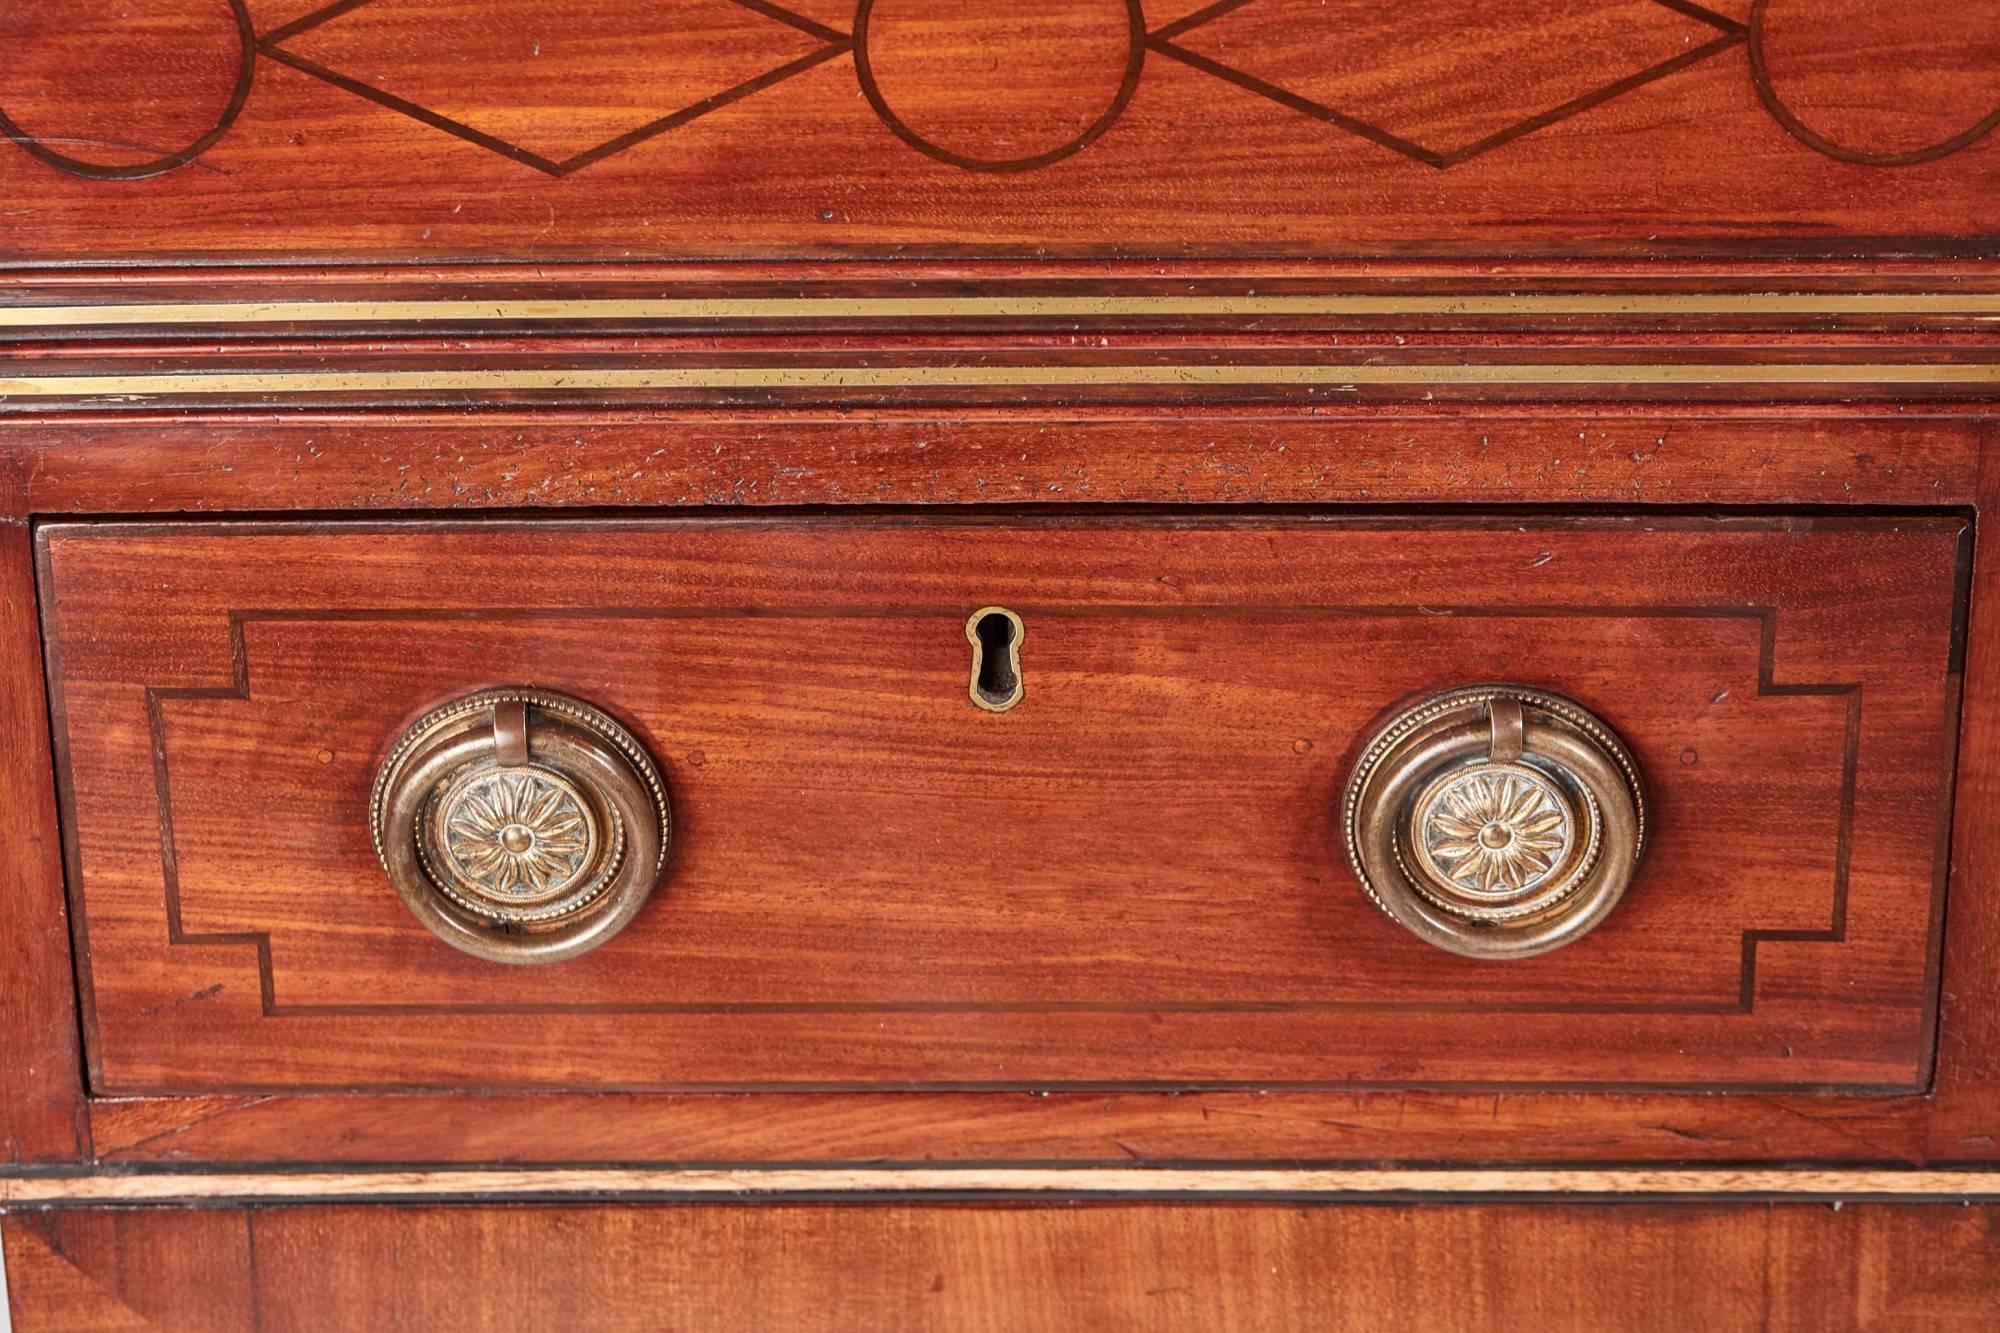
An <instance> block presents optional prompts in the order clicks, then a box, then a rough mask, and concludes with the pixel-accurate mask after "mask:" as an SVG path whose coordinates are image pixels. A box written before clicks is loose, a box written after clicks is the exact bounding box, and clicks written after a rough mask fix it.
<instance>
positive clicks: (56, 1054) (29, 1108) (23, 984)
mask: <svg viewBox="0 0 2000 1333" xmlns="http://www.w3.org/2000/svg"><path fill="white" fill-rule="evenodd" d="M25 489H26V488H25V487H24V486H23V485H22V484H21V481H20V475H19V472H18V470H16V469H13V468H7V469H5V470H4V471H0V849H4V855H0V1150H4V1154H5V1157H4V1160H5V1161H6V1162H7V1163H11V1164H23V1163H35V1162H60V1161H65V1160H73V1159H75V1158H76V1157H77V1156H79V1155H80V1154H82V1153H83V1152H84V1151H85V1148H84V1145H85V1143H86V1142H87V1139H86V1137H85V1135H86V1133H87V1131H86V1129H85V1124H84V1109H83V1087H82V1067H81V1057H80V1053H79V1050H78V1039H77V1038H78V1032H77V1019H76V988H75V983H74V980H73V978H72V976H71V973H70V953H69V927H68V923H67V920H66V917H65V908H64V900H63V892H62V880H63V874H62V836H61V834H60V832H59V831H58V827H57V824H56V804H55V791H54V788H53V787H52V786H51V785H50V776H51V774H53V772H54V767H53V765H52V763H51V762H50V756H49V727H48V703H47V700H46V698H45V697H44V695H43V689H42V673H41V667H40V664H39V663H38V662H37V661H36V660H35V658H36V657H37V653H36V651H35V643H36V640H37V639H39V638H40V636H41V625H40V621H39V618H38V616H37V613H36V607H35V566H34V552H33V549H32V542H31V538H30V535H29V532H28V525H27V518H26V514H27V510H26V506H25V504H24V503H23V501H24V495H25Z"/></svg>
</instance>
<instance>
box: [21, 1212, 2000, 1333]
mask: <svg viewBox="0 0 2000 1333" xmlns="http://www.w3.org/2000/svg"><path fill="white" fill-rule="evenodd" d="M0 1231H4V1235H5V1241H6V1260H7V1272H8V1278H9V1285H10V1287H11V1288H12V1301H13V1317H14V1327H15V1328H17V1329H19V1330H21V1331H22V1333H39V1330H42V1329H55V1328H78V1327H85V1326H89V1327H103V1328H152V1327H171V1328H177V1329H197V1328H198V1329H214V1330H235V1329H245V1330H247V1329H251V1328H256V1329H261V1330H273V1331H275V1330H281V1329H295V1328H296V1329H312V1330H315V1333H321V1331H330V1330H339V1329H366V1330H377V1329H423V1328H452V1329H488V1328H491V1329H513V1328H519V1327H522V1326H523V1324H524V1323H531V1324H534V1325H536V1326H540V1327H590V1328H606V1329H614V1328H631V1329H652V1328H658V1327H660V1326H661V1324H662V1323H668V1324H671V1325H672V1326H674V1327H676V1328H690V1329H707V1328H715V1329H729V1328H750V1327H756V1328H798V1329H816V1328H855V1327H883V1328H939V1329H1015V1328H1055V1327H1065V1328H1104V1329H1123V1328H1147V1329H1178V1328H1187V1329H1207V1328H1224V1327H1226V1328H1241V1329H1280V1328H1298V1327H1313V1328H1329V1329H1350V1328H1351V1329H1367V1330H1376V1329H1405V1328H1407V1329H1423V1330H1433V1329H1483V1328H1495V1327H1509V1328H1512V1327H1519V1328H1538V1329H1551V1330H1564V1329H1578V1330H1593V1331H1594V1330H1599V1329H1605V1328H1641V1327H1671V1328H1693V1327H1699V1328H1711V1329H1739V1328H1741V1329H1752V1328H1755V1329H1793V1328H1796V1329H1825V1328H1906V1327H1907V1328H1917V1327H1921V1328H1937V1329H1949V1328H1966V1329H1973V1328H1984V1327H1989V1326H1990V1325H1991V1322H1992V1312H1993V1308H1994V1304H1995V1302H1996V1301H2000V1214H1996V1211H1995V1210H1994V1209H1992V1208H1986V1207H1982V1208H1964V1207H1953V1206H1944V1205H1932V1206H1923V1205H1896V1204H1850V1205H1848V1206H1846V1207H1843V1208H1839V1209H1834V1208H1829V1207H1827V1206H1825V1205H1805V1204H1795V1205H1780V1206H1775V1207H1773V1206H1760V1205H1734V1206H1727V1207H1708V1208H1688V1207H1674V1206H1671V1205H1637V1204H1623V1205H1569V1206H1561V1207H1557V1206H1547V1205H1540V1206H1538V1205H1519V1204H1515V1205H1437V1204H1432V1205H1426V1206H1424V1207H1421V1208H1415V1207H1409V1206H1398V1207H1374V1208H1356V1207H1347V1208H1341V1207H1331V1208H1329V1207H1314V1208H1300V1207H1291V1206H1272V1205H1263V1206H1258V1205H1246V1204H1213V1205H1198V1206H1187V1205H1157V1204H1156V1205H1140V1204H1130V1203H1106V1204H1092V1205H1087V1206H1080V1207H1074V1206H1073V1207H1060V1206H1058V1207H1050V1206H1035V1207H1030V1206H1014V1207H1009V1206H1005V1205H998V1206H996V1205H991V1204H989V1205H983V1206H970V1205H959V1206H952V1205H904V1206H882V1207H871V1208H865V1209H864V1208H856V1207H851V1206H850V1207H840V1206H826V1205H818V1206H814V1205H801V1204H773V1205H766V1206H761V1207H742V1206H737V1207H728V1206H709V1207H703V1208H687V1207H673V1206H666V1207H637V1206H600V1207H596V1208H579V1207H529V1208H496V1207H477V1206H473V1207H462V1208H442V1207H381V1208H354V1207H346V1208H342V1207H308V1208H278V1209H263V1208H257V1209H246V1210H235V1211H229V1210H218V1211H166V1210H156V1211H116V1210H110V1211H97V1212H71V1213H39V1214H38V1213H24V1214H16V1215H13V1216H10V1217H8V1218H7V1219H6V1220H5V1223H4V1227H0ZM1529 1255H1532V1256H1533V1257H1534V1259H1533V1262H1525V1261H1524V1259H1525V1256H1529Z"/></svg>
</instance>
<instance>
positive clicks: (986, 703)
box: [965, 606, 1028, 713]
mask: <svg viewBox="0 0 2000 1333" xmlns="http://www.w3.org/2000/svg"><path fill="white" fill-rule="evenodd" d="M1027 633H1028V630H1027V626H1025V625H1023V624H1022V623H1021V617H1019V616H1017V615H1015V614H1014V613H1013V612H1012V611H1009V610H1008V609H1007V608H1006V607H1004V606H986V607H981V608H980V609H979V610H977V611H974V612H973V613H972V615H971V616H970V617H969V618H968V619H967V620H966V622H965V638H966V641H967V642H968V643H970V644H971V645H972V687H971V692H972V702H973V703H975V704H977V705H978V706H979V707H981V708H983V709H985V710H986V711H987V712H989V713H1004V712H1006V711H1007V710H1008V709H1010V708H1012V707H1014V706H1015V705H1016V704H1018V703H1020V702H1021V699H1022V696H1023V695H1025V694H1026V693H1027V686H1026V685H1025V684H1024V683H1023V682H1022V680H1021V640H1022V639H1024V638H1026V637H1027Z"/></svg>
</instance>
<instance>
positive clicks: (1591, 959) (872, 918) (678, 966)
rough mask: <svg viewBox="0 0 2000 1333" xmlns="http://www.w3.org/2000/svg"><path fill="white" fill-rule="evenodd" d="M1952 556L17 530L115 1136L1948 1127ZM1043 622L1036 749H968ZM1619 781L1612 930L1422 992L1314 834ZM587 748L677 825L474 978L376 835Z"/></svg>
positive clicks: (995, 743)
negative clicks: (1055, 1103) (1939, 929)
mask: <svg viewBox="0 0 2000 1333" xmlns="http://www.w3.org/2000/svg"><path fill="white" fill-rule="evenodd" d="M1968 536H1969V532H1968V529H1967V527H1966V525H1965V524H1964V523H1963V522H1962V521H1960V520H1958V519H1956V518H1946V517H1938V518H1909V519H1887V518H1884V519H1867V520H1844V521H1839V522H1831V521H1824V520H1819V521H1813V520H1806V519H1794V520H1785V519H1755V520H1721V519H1674V520H1662V519H1651V520H1641V519H1637V518H1631V519H1617V518H1605V519H1590V520H1574V519H1571V520H1544V519H1535V520H1508V521H1506V522H1492V521H1472V520H1464V519H1437V520H1415V519H1398V520H1394V521H1384V520H1379V519H1370V520H1365V521H1364V520H1356V519H1333V518H1324V517H1306V516H1293V517H1283V518H1259V519H1256V520H1254V521H1253V520H1248V519H1245V520H1236V519H1222V518H1215V519H1187V518H1175V519H1165V518H1138V517H1134V518H1122V517H1121V518H1097V519H1062V520H1057V519H1046V520H1044V519H1009V520H1004V521H1003V520H985V519H964V518H960V519H944V518H937V519H930V518H925V519H918V518H907V519H882V518H873V519H868V520H862V519H845V518H775V519H760V520H755V521H750V520H740V521H739V520H717V519H697V520H671V521H644V522H613V521H582V522H567V521H565V522H553V521H552V522H532V523H525V522H523V523H515V522H482V523H471V522H462V523H444V524H431V523H408V524H394V525H358V524H336V525H313V524H305V523H256V524H176V525H151V526H131V525H119V524H88V523H86V524H63V525H56V526H49V527H44V528H43V529H42V530H41V532H40V535H39V542H40V556H41V560H42V565H43V578H44V584H45V586H44V598H45V615H46V622H47V626H48V632H49V652H50V666H51V673H52V676H53V685H54V693H55V697H56V701H57V704H56V706H57V709H58V718H57V723H58V741H59V746H60V748H61V751H62V754H61V760H60V768H61V777H62V781H63V789H64V796H65V801H66V803H67V812H68V816H69V818H68V821H67V828H68V829H69V831H70V836H71V840H72V846H71V848H70V854H71V865H72V881H73V883H72V893H73V899H74V906H75V918H76V923H77V930H78V932H79V936H80V938H81V940H82V942H83V954H84V958H85V961H86V968H85V978H86V980H85V987H84V989H85V993H86V1011H87V1025H88V1031H87V1041H88V1046H89V1053H90V1057H91V1063H92V1070H93V1079H94V1083H95V1086H96V1087H97V1088H98V1090H100V1091H103V1092H200V1091H226V1090H246V1091H247V1090H256V1089H278V1088H330V1089H344V1088H395V1087H425V1088H440V1087H443V1088H455V1087H466V1088H514V1087H522V1088H557V1087H572V1088H586V1089H614V1088H615V1089H634V1090H639V1089H677V1088H690V1089H692V1088H746V1089H747V1088H768V1087H819V1088H826V1087H849V1086H870V1087H964V1088H1018V1089H1027V1090H1034V1089H1041V1088H1051V1087H1078V1086H1104V1087H1183V1086H1189V1087H1191V1086H1236V1085H1251V1086H1272V1087H1279V1086H1295V1087H1306V1086H1312V1087H1320V1086H1325V1087H1365V1086H1399V1087H1400V1086H1431V1085H1436V1086H1458V1085H1485V1084H1493V1085H1508V1086H1542V1087H1570V1086H1576V1087H1588V1086H1623V1087H1639V1088H1644V1087H1786V1088H1792V1087H1799V1088H1808V1087H1841V1088H1868V1089H1873V1088H1881V1089H1891V1088H1896V1089H1910V1088H1915V1087H1920V1086H1922V1085H1923V1084H1924V1083H1925V1082H1926V1080H1927V1078H1928V1068H1929V1061H1930V1044H1931V1029H1932V1009H1933V998H1934V992H1935V984H1936V981H1935V958H1936V952H1937V941H1936V938H1935V931H1936V922H1937V919H1938V910H1937V909H1938V906H1939V902H1940V899H1941V893H1942V873H1943V848H1944V830H1945V827H1946V816H1947V814H1948V783H1947V778H1946V774H1947V772H1948V764H1949V758H1950V754H1951V745H1952V737H1953V732H1954V728H1955V716H1954V709H1955V703H1956V672H1957V664H1956V660H1955V645H1954V629H1953V627H1954V624H1955V623H1956V612H1957V610H1958V609H1959V604H1960V601H1961V600H1962V593H1961V591H1960V587H1959V570H1960V566H1961V555H1962V551H1963V549H1964V547H1965V545H1966V540H1967V538H1968ZM989 606H1003V607H1005V608H1007V609H1009V610H1011V611H1013V612H1015V613H1016V614H1017V615H1018V616H1019V617H1020V618H1021V624H1022V627H1023V630H1024V637H1023V638H1022V640H1021V642H1020V652H1021V679H1022V682H1023V685H1024V687H1025V695H1024V698H1023V700H1022V702H1021V703H1020V705H1019V706H1018V707H1015V708H1013V709H1012V710H1010V711H1007V712H1004V713H992V712H988V711H985V710H982V709H980V708H976V707H974V706H973V704H972V702H971V700H970V699H969V698H968V679H969V673H970V670H971V661H972V652H971V646H970V644H969V643H968V640H967V635H966V625H967V619H968V616H969V615H970V614H971V613H972V612H974V611H975V610H977V609H979V608H983V607H989ZM1492 680H1509V681H1518V682H1520V683H1522V684H1525V685H1531V686H1534V687H1536V688H1539V689H1546V690H1552V691H1556V692H1558V693H1560V694H1563V695H1566V696H1569V697H1570V698H1573V699H1576V700H1578V701H1580V702H1582V703H1583V704H1585V705H1586V706H1587V707H1589V708H1590V709H1592V710H1593V711H1595V712H1596V713H1597V714H1598V716H1600V717H1601V718H1603V719H1604V720H1605V721H1606V722H1607V723H1608V724H1609V725H1610V726H1611V727H1612V728H1614V729H1615V730H1616V731H1617V733H1618V734H1619V735H1620V736H1621V737H1622V738H1623V739H1624V741H1625V743H1626V745H1627V746H1629V747H1630V750H1631V752H1632V755H1633V756H1634V758H1635V759H1636V760H1637V762H1638V765H1639V767H1640V768H1641V770H1642V771H1643V773H1644V777H1645V780H1646V785H1647V788H1648V791H1649V796H1650V803H1649V804H1650V808H1649V827H1648V832H1647V838H1648V850H1647V854H1646V856H1645V859H1644V861H1643V862H1642V864H1641V866H1640V868H1639V871H1638V874H1637V876H1636V878H1635V879H1634V882H1633V884H1632V887H1631V889H1630V891H1629V893H1627V895H1626V896H1625V898H1624V900H1623V901H1622V902H1621V903H1620V904H1619V906H1618V907H1617V908H1616V910H1615V911H1614V912H1613V913H1612V914H1611V916H1610V917H1609V919H1608V920H1607V921H1606V922H1605V923H1604V924H1603V925H1602V926H1600V927H1599V928H1598V929H1597V930H1595V931H1594V932H1593V933H1591V934H1590V935H1588V936H1587V937H1586V938H1584V939H1582V940H1580V941H1579V942H1577V943H1575V944H1572V945H1570V946H1569V947H1567V948H1564V949H1561V950H1559V951H1557V952H1554V953H1551V954H1548V955H1546V956H1542V957H1538V958H1531V959H1520V960H1506V961H1493V960H1488V959H1474V958H1464V957H1458V956H1454V955H1451V954H1447V953H1444V952H1442V951H1440V950H1438V949H1436V948H1433V947H1432V946H1430V945H1428V944H1426V943H1424V942H1422V941H1420V940H1419V939H1417V938H1416V937H1414V936H1413V935H1411V934H1408V933H1406V932H1405V931H1404V930H1402V929H1401V928H1399V927H1398V926H1397V925H1396V924H1395V923H1394V922H1392V921H1391V920H1390V919H1389V918H1388V917H1387V916H1385V915H1384V914H1383V913H1382V912H1381V911H1379V910H1378V909H1377V908H1376V907H1375V906H1374V905H1373V904H1371V903H1370V902H1369V901H1368V899H1367V898H1366V897H1365V896H1364V894H1363V893H1362V891H1361V889H1360V887H1359V885H1358V884H1357V882H1356V878H1355V874H1354V872H1353V871H1352V869H1351V868H1350V866H1349V863H1348V860H1347V857H1346V854H1345V851H1344V849H1343V846H1342V842H1341V836H1340V828H1341V811H1340V801H1341V797H1342V793H1343V791H1344V789H1345V784H1346V783H1347V780H1348V777H1349V774H1350V772H1351V771H1352V769H1353V767H1354V764H1355V761H1356V759H1357V757H1358V754H1359V751H1360V748H1361V744H1362V742H1363V741H1364V740H1365V739H1366V737H1367V736H1368V735H1369V734H1370V733H1371V732H1372V731H1373V730H1375V728H1377V727H1378V726H1379V725H1380V724H1381V723H1382V722H1383V721H1384V720H1385V719H1386V718H1387V717H1389V716H1390V715H1391V714H1392V713H1393V712H1394V711H1395V710H1396V709H1397V708H1398V707H1399V706H1401V705H1404V704H1407V703H1409V702H1410V701H1411V700H1413V699H1415V698H1418V697H1421V696H1423V695H1425V694H1427V693H1430V692H1433V691H1436V690H1440V689H1445V688H1449V687H1452V686H1457V685H1464V684H1469V683H1476V682H1482V681H1492ZM504 685H532V686H535V687H538V688H541V689H547V690H556V691H560V692H562V693H565V694H569V695H574V696H576V697H579V698H582V699H585V700H588V701H590V702H592V703H594V704H596V705H597V706H599V707H601V708H603V709H604V710H606V711H607V712H608V713H609V714H611V715H612V716H613V717H615V718H616V719H617V720H618V721H619V722H621V723H622V724H623V725H624V726H625V727H627V728H629V729H630V731H631V732H632V733H633V735H634V736H636V737H637V739H638V740H639V741H640V742H641V743H642V744H643V745H644V746H645V747H646V749H647V750H648V751H649V752H650V754H651V755H652V757H653V759H654V760H655V761H656V763H657V764H658V766H659V769H660V772H661V774H662V776H663V777H664V779H665V783H666V786H667V788H668V790H669V792H670V794H671V798H672V801H673V809H674V838H673V844H672V848H671V853H670V856H669V862H668V868H667V873H666V877H665V879H664V881H663V883H662V886H661V888H660V889H659V891H658V892H656V893H655V894H654V896H653V897H652V899H651V900H650V901H649V902H648V903H647V904H646V906H645V907H644V908H643V909H642V910H641V911H640V913H639V914H638V916H637V917H636V919H635V920H634V921H633V922H632V924H631V925H630V926H629V927H628V928H627V929H625V930H624V931H623V933H621V934H619V935H617V936H616V937H615V938H613V939H611V940H610V941H609V942H608V943H606V944H604V945H603V946H602V947H601V948H598V949H596V950H595V951H593V952H590V953H588V954H585V955H583V956H581V957H576V958H571V959H568V960H565V961H562V962H557V963H552V964H548V965H545V966H538V967H509V966H504V965H501V964H496V963H493V962H487V961H483V960H480V959H477V958H474V957H470V956H467V955H464V954H461V953H458V952H456V951H454V950H452V949H450V948H448V947H446V946H445V945H444V944H443V943H441V942H440V941H439V940H438V939H437V938H435V937H434V936H433V935H432V934H430V933H429V932H428V931H427V930H426V929H425V928H424V927H423V926H422V925H421V924H420V923H419V922H418V921H417V920H416V918H415V917H414V916H412V915H411V913H410V912H409V911H408V910H407V909H406V908H405V907H404V905H403V902H402V901H401V899H399V897H398V895H397V893H396V892H395V891H394V890H393V889H392V887H391V885H390V883H389V882H388V880H387V879H386V878H385V876H384V873H383V871H382V870H381V868H380V867H379V865H378V864H377V860H376V855H375V851H374V848H373V845H372V842H371V834H370V822H369V797H370V787H371V784H372V782H373V780H374V777H375V774H376V770H377V767H378V766H379V765H380V764H381V762H382V761H383V759H384V756H385V753H386V751H387V750H388V748H389V746H390V744H391V742H392V741H393V740H394V738H395V737H396V736H397V735H398V734H399V733H400V732H401V731H402V730H403V729H404V728H405V727H406V726H408V725H409V724H410V723H411V722H412V721H413V720H414V719H416V718H418V717H419V716H420V715H422V714H423V713H425V712H426V711H427V710H429V709H431V708H433V707H435V706H436V705H438V704H439V703H441V702H443V701H446V700H449V699H452V698H456V697H458V696H461V695H464V694H466V693H468V692H470V691H473V690H478V689H482V688H486V687H492V686H504Z"/></svg>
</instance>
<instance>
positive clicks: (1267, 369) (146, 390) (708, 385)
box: [0, 362, 2000, 398]
mask: <svg viewBox="0 0 2000 1333" xmlns="http://www.w3.org/2000/svg"><path fill="white" fill-rule="evenodd" d="M1375 384H1412V385H1425V384H1440V385H1449V384H1460V385H1480V384H1485V385H1510V384H1514V385H1533V384H1607V385H1635V384H2000V362H1978V363H1970V364H1968V363H1956V364H1946V363H1911V362H1886V363H1885V362H1877V363H1869V364H1862V363H1852V364H1848V363H1815V364H1795V365H1792V364H1787V365H1773V364H1757V365H1751V364H1729V365H1697V364H1686V365H1658V364H1656V365H1619V364H1597V365H1577V364H1566V365H1519V364H1512V365H1363V366H1354V365H1245V364H1229V365H1139V366H1133V365H1118V366H1107V365H1060V366H1048V365H1042V366H702V367H691V368H674V367H658V368H638V367H613V368H608V369H597V370H357V371H261V370H253V371H221V372H209V371H195V372H188V373H186V374H171V373H169V374H147V375H46V376H31V377H27V378H22V379H0V398H10V397H11V398H74V397H87V398H101V397H155V396H163V395H178V396H197V397H207V396H215V395H219V394H278V395H288V394H307V393H355V394H360V393H453V392H475V391H485V390H553V391H563V390H568V391H576V390H589V389H599V390H643V389H916V388H954V389H990V388H1003V389H1004V388H1071V387H1089V388H1118V387H1124V386H1133V387H1145V386H1205V385H1207V386H1213V385H1222V386H1230V385H1264V386H1286V385H1292V386H1307V387H1312V386H1320V387H1334V388H1341V387H1351V386H1361V385H1375Z"/></svg>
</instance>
